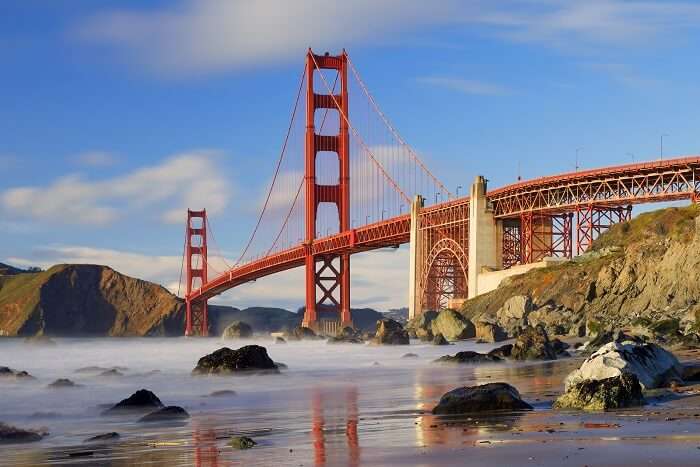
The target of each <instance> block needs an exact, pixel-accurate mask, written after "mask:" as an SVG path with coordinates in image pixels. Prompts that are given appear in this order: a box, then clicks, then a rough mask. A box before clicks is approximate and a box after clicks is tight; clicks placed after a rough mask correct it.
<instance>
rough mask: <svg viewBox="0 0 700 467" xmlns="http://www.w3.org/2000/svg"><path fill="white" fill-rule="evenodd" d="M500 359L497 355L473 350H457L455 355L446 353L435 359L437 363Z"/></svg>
mask: <svg viewBox="0 0 700 467" xmlns="http://www.w3.org/2000/svg"><path fill="white" fill-rule="evenodd" d="M500 361H501V359H500V358H499V357H497V356H495V355H491V354H483V353H478V352H473V351H471V350H465V351H463V352H457V353H456V354H454V355H445V356H442V357H440V358H438V359H437V360H435V362H437V363H492V362H500Z"/></svg>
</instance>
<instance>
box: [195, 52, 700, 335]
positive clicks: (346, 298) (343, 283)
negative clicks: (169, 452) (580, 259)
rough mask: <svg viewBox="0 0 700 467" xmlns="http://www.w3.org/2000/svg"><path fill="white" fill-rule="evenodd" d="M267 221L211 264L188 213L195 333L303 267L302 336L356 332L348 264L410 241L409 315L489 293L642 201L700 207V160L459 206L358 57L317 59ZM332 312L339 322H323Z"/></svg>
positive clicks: (562, 182) (205, 233) (287, 140)
mask: <svg viewBox="0 0 700 467" xmlns="http://www.w3.org/2000/svg"><path fill="white" fill-rule="evenodd" d="M289 121H290V123H289V126H288V128H287V133H286V135H285V137H284V139H283V142H282V146H281V149H280V154H279V157H278V159H277V163H276V166H275V170H274V173H273V176H272V179H271V181H270V187H269V190H268V191H267V193H266V195H265V197H264V199H263V200H261V205H262V207H261V210H260V214H259V216H258V218H257V221H256V224H255V226H254V228H253V231H252V232H251V235H250V237H249V238H248V241H247V242H246V245H245V247H244V248H243V250H242V251H241V254H240V255H239V256H238V258H236V259H235V260H234V261H231V262H229V261H227V260H226V259H224V258H223V256H221V255H215V256H211V255H209V250H210V240H212V241H213V239H214V237H213V236H212V229H211V225H210V223H209V220H208V218H207V213H206V209H202V210H188V213H187V224H186V232H185V234H186V241H185V251H184V258H183V261H184V263H185V270H186V275H185V281H186V282H185V302H186V324H185V334H186V335H197V334H198V335H207V333H208V322H207V301H208V300H209V299H210V298H212V297H215V296H217V295H219V294H221V293H223V292H225V291H227V290H229V289H232V288H234V287H237V286H240V285H242V284H245V283H247V282H250V281H254V280H256V279H259V278H261V277H265V276H269V275H272V274H275V273H278V272H281V271H285V270H288V269H292V268H297V267H304V268H305V283H306V288H305V294H306V299H305V307H304V319H303V325H304V326H306V327H310V328H312V329H316V330H320V331H322V332H334V331H335V330H336V329H339V328H342V327H344V326H352V316H351V311H350V257H351V255H353V254H355V253H360V252H365V251H370V250H374V249H378V248H385V247H396V246H398V245H401V244H405V243H410V258H411V259H410V265H408V267H409V268H410V276H411V279H410V281H411V282H410V284H409V289H410V292H409V308H410V314H411V316H414V315H417V314H420V313H421V312H422V311H423V310H426V309H439V308H442V307H445V306H447V304H448V300H450V299H466V298H468V297H471V296H474V295H476V294H478V293H480V289H481V288H480V285H479V279H480V274H481V271H482V270H483V269H484V268H485V267H486V268H489V269H491V270H509V269H512V268H515V267H517V266H518V265H526V264H531V263H537V262H539V261H541V260H542V259H544V258H547V257H561V258H571V257H572V256H573V255H574V254H580V253H583V252H585V251H586V250H587V249H588V248H589V247H590V246H591V244H592V242H593V240H594V239H595V238H596V237H597V236H598V235H600V233H601V232H603V231H604V230H605V229H607V228H609V227H610V226H611V225H612V224H614V223H617V222H622V221H625V220H628V219H629V218H630V216H631V209H632V208H631V207H632V205H635V204H640V203H649V202H661V201H676V200H691V201H693V202H697V201H698V200H700V156H692V157H683V158H675V159H669V160H657V161H652V162H646V163H639V164H629V165H621V166H614V167H606V168H600V169H595V170H586V171H576V172H572V173H567V174H561V175H555V176H548V177H542V178H537V179H533V180H527V181H520V182H518V183H515V184H512V185H508V186H504V187H502V188H498V189H495V190H490V191H489V190H488V187H487V184H486V180H485V179H484V178H483V177H477V178H476V180H475V182H474V184H473V185H472V187H471V192H470V194H469V195H468V196H462V197H459V196H457V195H456V194H453V193H451V192H450V191H449V190H448V189H447V188H446V186H445V185H444V184H443V183H441V182H440V180H438V178H437V177H436V176H435V175H433V174H432V173H431V172H430V170H429V169H428V167H427V166H426V165H425V163H424V162H423V161H422V159H421V158H420V157H419V155H418V154H417V153H416V152H415V151H414V150H413V149H412V148H411V147H410V146H409V145H408V144H407V143H406V141H405V140H404V139H403V138H402V137H401V135H400V134H399V133H398V131H397V130H396V129H395V128H394V127H393V126H392V124H391V123H390V121H389V119H388V118H387V117H386V116H385V114H384V113H383V112H382V111H381V109H380V108H379V106H378V105H377V102H376V101H375V99H374V98H373V96H372V95H371V94H370V92H369V90H368V88H367V86H366V85H365V84H364V82H363V81H362V79H361V77H360V74H359V73H358V71H357V69H356V68H355V67H354V65H353V63H352V61H351V60H350V58H349V56H348V54H347V53H346V52H345V51H343V52H342V53H341V54H340V55H337V56H334V55H329V54H328V53H326V54H324V55H316V54H314V53H313V51H311V50H310V49H309V51H308V53H307V55H306V61H305V66H304V69H303V71H302V72H301V76H300V78H299V86H298V91H297V95H296V99H295V101H294V105H293V107H292V111H291V115H290V119H289ZM322 310H323V311H324V313H325V311H327V310H333V312H332V313H333V316H332V317H331V318H330V319H328V318H327V317H321V311H322Z"/></svg>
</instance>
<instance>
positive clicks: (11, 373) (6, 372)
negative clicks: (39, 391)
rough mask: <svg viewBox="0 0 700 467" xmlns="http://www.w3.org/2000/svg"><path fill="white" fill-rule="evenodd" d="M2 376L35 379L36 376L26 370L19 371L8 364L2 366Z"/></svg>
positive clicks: (0, 373)
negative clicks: (7, 365)
mask: <svg viewBox="0 0 700 467" xmlns="http://www.w3.org/2000/svg"><path fill="white" fill-rule="evenodd" d="M0 378H14V379H34V377H33V376H32V375H30V374H29V373H27V372H26V371H17V370H13V369H12V368H9V367H6V366H0Z"/></svg>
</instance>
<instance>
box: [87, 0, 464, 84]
mask: <svg viewBox="0 0 700 467" xmlns="http://www.w3.org/2000/svg"><path fill="white" fill-rule="evenodd" d="M455 3H456V2H455V1H453V0H448V1H443V2H441V3H439V4H435V3H429V2H424V1H421V0H354V1H352V2H328V1H324V0H299V1H286V0H256V1H255V2H249V1H245V0H238V1H221V0H197V1H194V0H186V1H181V2H180V3H179V4H178V5H176V6H172V5H171V4H169V6H168V7H165V8H162V9H160V10H151V11H144V10H131V11H113V12H106V13H103V14H101V15H98V16H96V17H93V18H91V19H90V20H89V21H87V22H86V23H85V24H83V25H82V26H81V27H80V28H79V35H80V36H81V37H82V38H84V39H85V40H88V41H92V42H99V43H107V44H113V45H118V46H122V47H124V48H125V49H126V50H127V52H128V53H129V56H130V57H132V58H135V59H136V60H137V61H139V62H140V64H141V65H142V66H144V67H146V68H150V69H152V70H154V71H156V72H159V73H162V74H166V75H169V74H172V73H175V74H198V73H202V72H208V71H218V70H226V69H237V68H242V67H248V66H251V65H259V64H261V63H262V64H270V63H276V62H279V61H289V60H296V59H297V58H298V57H299V54H300V53H303V52H304V50H305V49H306V48H307V47H309V46H319V47H326V48H330V49H335V48H339V47H342V46H344V45H346V44H351V43H358V42H362V43H368V42H371V41H374V40H376V39H377V38H380V37H388V36H391V35H393V34H395V33H397V32H399V31H402V30H406V29H409V28H412V27H413V26H415V25H422V24H426V23H439V22H442V21H444V20H445V19H446V18H447V15H448V14H449V12H450V11H451V10H452V5H454V4H455ZM324 50H325V49H324Z"/></svg>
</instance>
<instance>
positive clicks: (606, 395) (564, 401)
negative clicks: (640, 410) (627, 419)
mask: <svg viewBox="0 0 700 467" xmlns="http://www.w3.org/2000/svg"><path fill="white" fill-rule="evenodd" d="M644 404H645V401H644V396H642V387H641V386H640V384H639V380H638V379H637V377H636V376H635V375H634V374H632V373H622V374H620V375H618V376H613V377H610V378H603V379H598V380H590V379H584V380H582V381H579V382H577V383H575V384H573V385H571V386H569V387H568V389H567V391H566V392H565V393H564V394H563V395H562V396H560V397H559V398H558V399H557V400H556V401H555V402H554V405H553V407H554V408H555V409H580V410H609V409H621V408H625V407H638V406H641V405H644Z"/></svg>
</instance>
